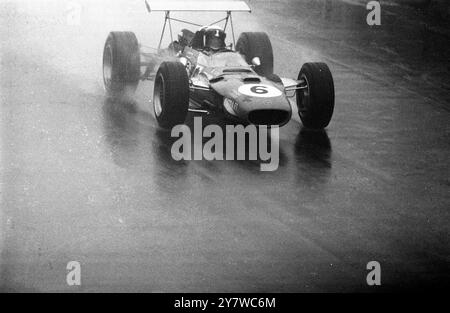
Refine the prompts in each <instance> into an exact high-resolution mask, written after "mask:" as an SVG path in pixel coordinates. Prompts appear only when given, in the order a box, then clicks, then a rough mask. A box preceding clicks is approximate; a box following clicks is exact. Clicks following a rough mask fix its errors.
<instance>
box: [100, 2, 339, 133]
mask: <svg viewBox="0 0 450 313" xmlns="http://www.w3.org/2000/svg"><path fill="white" fill-rule="evenodd" d="M145 5H146V8H147V10H148V12H157V11H163V12H165V18H164V25H163V27H162V33H161V38H160V41H159V44H158V48H156V49H152V50H151V51H150V52H149V51H148V49H150V48H147V51H145V50H146V47H144V46H143V45H140V44H139V43H138V40H137V38H136V35H135V34H134V33H132V32H111V33H110V34H109V35H108V37H107V40H106V43H105V46H104V52H103V80H104V85H105V89H106V91H107V93H108V95H109V96H112V97H115V96H117V95H119V94H121V93H123V92H124V91H125V90H132V91H134V90H135V89H136V87H137V85H138V83H139V81H143V80H151V81H153V82H154V84H153V100H151V102H152V103H153V110H154V114H155V117H156V120H157V122H158V124H159V125H160V126H161V127H163V128H171V127H173V126H175V125H178V124H182V123H184V122H185V120H186V118H187V115H188V112H196V113H205V114H211V113H222V114H223V115H224V116H225V117H226V118H229V119H232V120H234V121H237V122H238V123H242V124H255V125H267V126H283V125H285V124H286V123H287V122H288V121H289V120H290V119H291V116H292V111H293V110H292V107H291V102H290V101H289V98H292V97H294V96H295V98H296V104H297V109H298V114H299V116H300V119H301V121H302V123H303V125H304V126H305V127H306V128H312V129H322V128H325V127H326V126H327V125H328V124H329V122H330V120H331V117H332V115H333V110H334V83H333V77H332V74H331V72H330V69H329V68H328V66H327V65H326V64H325V63H305V64H303V66H302V67H301V70H300V71H299V74H298V77H297V79H290V78H280V77H279V76H278V75H276V74H274V65H273V63H274V57H273V50H272V44H271V41H270V39H269V36H268V35H267V34H266V33H264V32H243V33H241V34H240V36H239V37H238V39H237V42H236V40H235V35H234V27H233V20H232V16H231V14H232V12H251V10H250V8H249V6H248V5H247V4H246V3H245V2H244V1H205V2H198V1H186V2H184V1H183V2H181V1H179V2H177V1H170V2H147V0H145ZM182 11H184V12H186V11H195V12H225V14H226V16H225V17H224V18H223V19H221V20H219V21H216V22H214V23H211V24H207V25H203V24H197V23H193V22H190V21H186V20H182V19H179V18H173V17H172V16H171V12H182ZM172 21H176V22H179V23H185V24H189V25H191V26H195V27H196V29H194V30H190V29H186V28H185V29H182V30H181V32H180V33H179V34H178V37H177V38H176V39H174V38H173V32H172V23H171V22H172ZM220 23H224V25H223V26H219V24H220ZM227 27H228V28H231V35H232V36H231V38H232V42H231V43H226V36H227V33H226V31H227ZM167 28H168V29H169V34H170V43H169V45H168V46H167V47H164V48H163V47H162V42H163V39H164V35H165V33H166V32H167V31H166V30H167Z"/></svg>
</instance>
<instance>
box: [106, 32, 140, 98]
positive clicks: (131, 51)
mask: <svg viewBox="0 0 450 313" xmlns="http://www.w3.org/2000/svg"><path fill="white" fill-rule="evenodd" d="M139 78H140V53H139V44H138V41H137V38H136V35H135V34H134V33H132V32H110V33H109V35H108V38H107V39H106V42H105V47H104V50H103V82H104V85H105V90H106V92H107V93H108V95H110V96H116V95H118V94H120V93H122V92H124V91H125V90H127V89H130V90H132V91H133V92H134V91H135V89H136V87H137V85H138V83H139Z"/></svg>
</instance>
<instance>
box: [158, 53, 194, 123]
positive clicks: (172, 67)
mask: <svg viewBox="0 0 450 313" xmlns="http://www.w3.org/2000/svg"><path fill="white" fill-rule="evenodd" d="M188 108H189V78H188V76H187V72H186V68H185V67H184V65H183V64H181V63H180V62H163V63H161V65H160V66H159V69H158V72H157V73H156V76H155V85H154V90H153V109H154V111H155V117H156V120H157V121H158V124H159V125H160V126H161V127H163V128H171V127H173V126H175V125H177V124H181V123H183V122H184V120H185V119H186V115H187V112H188Z"/></svg>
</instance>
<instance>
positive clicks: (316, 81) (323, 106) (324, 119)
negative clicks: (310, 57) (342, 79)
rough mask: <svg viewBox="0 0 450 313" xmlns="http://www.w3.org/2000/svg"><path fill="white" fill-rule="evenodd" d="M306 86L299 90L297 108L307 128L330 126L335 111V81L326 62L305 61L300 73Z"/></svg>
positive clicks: (299, 75) (300, 77)
mask: <svg viewBox="0 0 450 313" xmlns="http://www.w3.org/2000/svg"><path fill="white" fill-rule="evenodd" d="M298 79H299V80H304V81H305V83H306V88H304V89H299V90H297V108H298V114H299V116H300V119H301V120H302V123H303V125H304V126H305V127H306V128H311V129H323V128H325V127H327V126H328V124H329V123H330V121H331V117H332V116H333V111H334V82H333V76H332V75H331V72H330V69H329V68H328V66H327V65H326V64H325V63H305V64H304V65H303V66H302V69H301V70H300V73H299V74H298Z"/></svg>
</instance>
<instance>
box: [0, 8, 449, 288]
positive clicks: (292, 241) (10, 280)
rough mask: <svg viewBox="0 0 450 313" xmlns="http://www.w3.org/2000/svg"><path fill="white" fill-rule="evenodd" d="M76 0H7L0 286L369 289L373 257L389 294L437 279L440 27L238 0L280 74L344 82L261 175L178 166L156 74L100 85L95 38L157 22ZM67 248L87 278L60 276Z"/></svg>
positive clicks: (442, 89)
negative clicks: (325, 117)
mask: <svg viewBox="0 0 450 313" xmlns="http://www.w3.org/2000/svg"><path fill="white" fill-rule="evenodd" d="M354 2H358V1H354ZM81 3H82V5H83V12H84V13H83V14H84V15H83V16H82V22H81V24H80V26H68V25H66V23H65V20H64V18H63V17H62V16H63V12H64V10H65V8H66V6H65V5H66V3H65V2H63V1H42V3H41V4H40V5H37V4H33V2H32V1H25V0H18V1H8V2H5V3H3V4H2V5H1V6H2V13H0V19H1V20H2V24H3V23H8V25H11V27H8V28H3V29H1V30H0V32H1V33H0V35H1V38H2V47H1V54H2V55H1V57H2V58H1V60H2V63H1V68H2V71H1V127H2V129H1V136H2V137H1V139H2V141H1V146H0V147H1V153H2V161H1V163H0V171H1V173H2V175H1V177H2V179H1V188H2V191H1V196H2V199H1V200H2V205H1V209H0V217H1V218H2V227H1V232H0V236H1V237H0V248H1V259H0V266H1V267H0V278H1V279H0V281H1V285H0V288H1V289H2V290H16V291H151V292H158V291H179V292H184V291H192V292H214V291H217V292H230V291H235V292H240V291H250V292H267V291H272V292H278V291H280V292H283V291H284V292H289V291H355V290H356V291H371V290H372V289H370V287H368V286H367V285H366V280H365V277H366V273H367V270H366V264H367V262H369V261H371V260H377V261H378V262H380V263H381V265H382V270H383V276H382V277H383V278H382V279H383V286H382V288H384V289H383V290H408V289H416V288H426V287H441V286H443V285H444V284H447V283H448V278H449V274H448V273H450V271H449V265H448V264H449V263H448V262H449V256H450V253H449V252H450V251H449V248H448V236H449V225H450V224H449V223H448V221H449V212H448V207H449V206H450V196H449V192H448V190H449V186H450V181H449V171H448V169H449V165H450V164H449V158H448V155H449V151H450V140H449V136H450V123H449V118H450V117H449V110H448V100H449V98H448V95H449V93H448V87H449V81H448V77H449V76H448V75H446V74H448V66H449V63H448V62H449V61H448V60H447V59H446V57H445V56H446V55H448V47H449V45H446V44H443V43H442V42H443V41H444V39H442V38H444V37H445V34H442V32H440V31H437V30H436V29H438V30H439V29H440V28H436V27H437V26H436V27H430V25H424V24H423V23H415V22H411V21H409V20H408V18H407V17H410V18H411V19H413V18H419V19H420V18H422V17H421V16H418V17H417V16H415V15H414V14H416V13H414V12H415V11H413V10H412V9H407V11H399V10H401V8H400V7H397V6H389V8H387V12H388V13H386V16H385V18H384V19H383V26H381V27H380V28H379V29H374V28H368V27H367V25H365V14H366V10H365V8H364V6H360V5H355V4H349V3H348V1H345V2H344V1H289V0H283V1H277V2H275V1H264V0H260V1H256V0H253V1H249V4H250V5H251V6H252V8H253V9H254V10H253V11H254V13H253V14H252V15H251V16H250V17H248V16H247V15H242V14H237V15H236V16H235V18H234V22H235V24H236V26H237V32H240V31H244V30H262V31H267V32H268V33H269V36H270V37H271V38H272V44H273V46H274V53H275V60H276V61H275V68H276V72H277V73H279V74H280V75H282V76H293V77H296V76H297V73H298V70H299V69H300V66H301V64H302V63H303V62H307V61H318V60H325V61H326V62H327V63H328V64H329V66H330V68H331V71H332V72H333V75H334V78H335V85H336V110H335V115H334V117H333V120H332V122H331V124H330V126H329V127H328V128H327V130H326V131H323V132H313V131H308V130H306V129H303V128H302V126H301V124H300V123H299V121H298V118H295V119H294V120H292V121H291V122H289V123H288V124H287V125H286V126H285V127H283V128H282V129H281V130H280V165H279V169H278V170H277V171H275V172H261V171H260V170H259V165H260V162H259V161H251V160H243V161H206V160H201V161H179V162H177V161H174V160H173V159H172V156H171V152H170V150H171V145H172V143H173V142H174V141H175V139H176V138H172V137H171V136H170V133H169V132H167V131H164V130H161V129H159V128H158V127H157V125H156V121H155V119H154V117H153V112H152V110H151V109H150V104H149V95H151V90H152V84H151V83H147V82H146V83H143V84H141V85H140V87H139V88H138V90H137V93H136V95H135V96H133V97H130V98H127V99H122V100H120V101H118V100H110V99H106V98H105V96H104V92H103V90H102V80H101V51H102V49H103V43H104V40H105V38H106V35H107V33H108V32H109V31H110V30H113V29H114V30H117V29H127V30H128V29H130V30H133V31H136V33H137V34H138V38H140V39H141V38H144V39H145V41H150V42H151V41H152V40H153V42H154V41H155V40H156V39H157V37H158V34H157V33H158V31H159V28H157V30H155V31H153V32H150V33H149V20H148V19H149V17H148V15H147V13H146V12H145V10H144V6H143V5H142V3H131V4H130V2H129V1H115V2H114V4H111V5H110V6H109V7H108V10H103V8H104V2H103V1H99V0H98V1H81ZM125 4H126V7H127V8H128V9H129V10H130V14H129V15H126V16H123V15H122V14H121V12H122V8H123V7H124V6H125ZM3 9H4V10H3ZM405 10H406V9H405ZM5 12H7V13H5ZM399 12H402V13H403V15H401V14H400V13H399ZM405 12H406V13H405ZM156 19H157V21H156V22H155V23H159V22H161V20H162V16H159V15H158V16H157V18H156ZM281 21H283V22H282V23H281ZM158 25H159V24H158ZM418 25H419V26H418ZM420 25H422V26H420ZM417 29H422V30H423V31H424V32H425V33H420V32H418V30H417ZM426 32H431V33H432V34H428V33H426ZM49 34H51V36H49ZM43 35H46V36H47V37H45V38H47V39H46V41H43V40H42V39H41V38H43ZM145 36H147V37H145ZM442 36H444V37H442ZM3 38H6V39H3ZM435 38H436V39H435ZM187 123H188V125H190V123H192V116H190V118H189V119H188V122H187ZM205 123H218V124H219V125H224V122H223V121H222V120H220V119H218V118H217V117H215V116H208V117H206V118H205ZM190 126H192V125H190ZM72 260H76V261H79V262H80V263H81V266H82V286H81V287H69V286H67V284H66V280H65V274H66V265H67V263H68V262H69V261H72Z"/></svg>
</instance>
